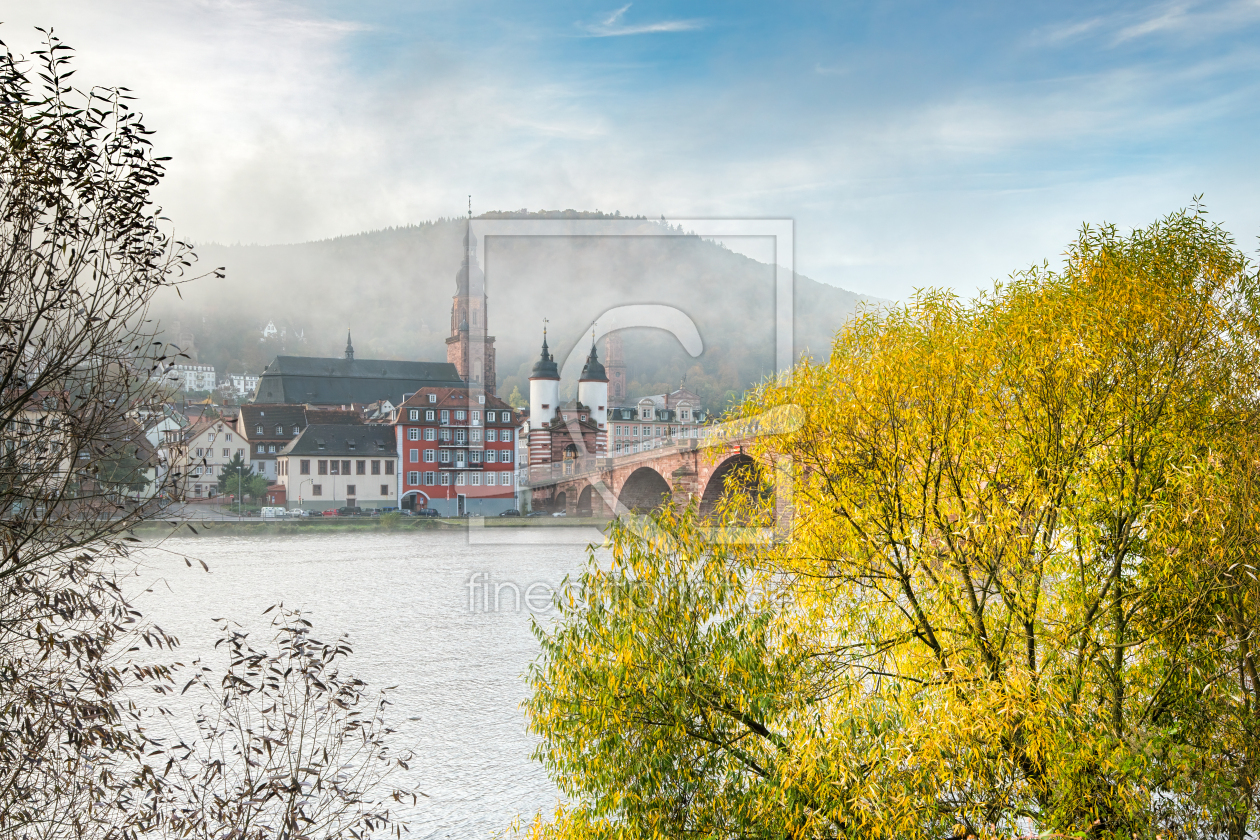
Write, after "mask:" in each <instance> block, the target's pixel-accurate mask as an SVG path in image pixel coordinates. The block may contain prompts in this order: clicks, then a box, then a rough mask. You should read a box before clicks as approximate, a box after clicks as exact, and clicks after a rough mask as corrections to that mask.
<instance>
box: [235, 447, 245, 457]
mask: <svg viewBox="0 0 1260 840" xmlns="http://www.w3.org/2000/svg"><path fill="white" fill-rule="evenodd" d="M236 454H237V455H240V456H241V457H242V458H244V457H245V450H244V449H237V450H236Z"/></svg>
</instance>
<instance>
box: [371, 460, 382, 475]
mask: <svg viewBox="0 0 1260 840" xmlns="http://www.w3.org/2000/svg"><path fill="white" fill-rule="evenodd" d="M380 474H381V462H380V461H373V462H372V475H380Z"/></svg>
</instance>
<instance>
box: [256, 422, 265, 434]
mask: <svg viewBox="0 0 1260 840" xmlns="http://www.w3.org/2000/svg"><path fill="white" fill-rule="evenodd" d="M254 433H255V434H259V435H261V434H262V433H263V427H262V423H259V424H258V425H257V426H255V427H254Z"/></svg>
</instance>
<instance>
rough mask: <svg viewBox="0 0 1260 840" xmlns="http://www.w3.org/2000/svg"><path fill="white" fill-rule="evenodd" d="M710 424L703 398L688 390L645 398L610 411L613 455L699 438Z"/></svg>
mask: <svg viewBox="0 0 1260 840" xmlns="http://www.w3.org/2000/svg"><path fill="white" fill-rule="evenodd" d="M707 421H708V418H707V415H706V414H705V412H704V407H703V406H702V405H701V402H700V397H699V395H697V394H695V393H693V392H692V391H689V390H687V389H686V388H682V387H680V388H678V389H677V390H674V391H671V392H670V393H668V394H653V395H651V396H647V397H643V398H641V399H639V400H637V401H636V402H634V403H633V404H631V405H625V406H618V407H616V408H613V409H610V411H609V414H608V425H609V438H610V440H611V447H610V448H611V453H610V454H612V455H613V456H614V457H615V456H617V455H623V454H632V453H635V452H642V451H644V450H647V449H654V448H656V447H659V446H664V445H665V444H667V443H671V442H673V441H674V440H675V439H678V438H686V437H692V438H694V437H698V436H699V435H700V431H699V429H700V427H701V426H703V425H704V424H705V423H706V422H707Z"/></svg>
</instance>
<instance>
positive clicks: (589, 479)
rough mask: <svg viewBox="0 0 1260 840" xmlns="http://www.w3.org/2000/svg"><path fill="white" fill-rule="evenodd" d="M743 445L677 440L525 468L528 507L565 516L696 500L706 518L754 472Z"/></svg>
mask: <svg viewBox="0 0 1260 840" xmlns="http://www.w3.org/2000/svg"><path fill="white" fill-rule="evenodd" d="M748 443H749V439H738V438H736V439H729V438H725V437H721V438H709V439H703V438H701V439H697V438H677V439H673V440H670V441H668V442H666V443H664V444H663V445H661V446H659V447H655V448H652V449H648V450H645V451H643V452H634V453H630V454H623V455H616V456H613V457H607V458H594V457H579V458H575V459H572V460H566V461H563V462H561V463H558V464H545V465H541V466H535V467H530V469H529V487H530V489H531V490H532V492H533V508H534V510H544V511H548V512H553V513H554V512H558V511H564V513H565V514H566V515H568V516H615V515H618V514H621V513H624V512H627V511H630V512H635V513H644V512H647V511H649V510H652V509H654V508H657V507H660V506H661V505H662V504H664V503H666V502H674V503H677V504H681V505H686V504H688V503H689V502H691V500H693V499H698V500H699V501H700V510H701V513H702V514H708V513H711V512H712V511H713V509H714V505H716V503H717V501H718V499H720V498H721V497H722V494H723V493H725V492H726V491H727V490H728V489H731V488H734V487H736V486H737V485H739V484H741V483H742V482H741V481H740V478H741V477H742V476H744V475H746V474H747V472H748V471H749V470H755V469H757V465H756V462H755V461H754V460H753V458H752V457H751V456H749V455H748V454H747V453H746V451H745V449H746V447H747V445H748ZM740 467H744V468H745V469H744V470H740V469H739V468H740Z"/></svg>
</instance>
